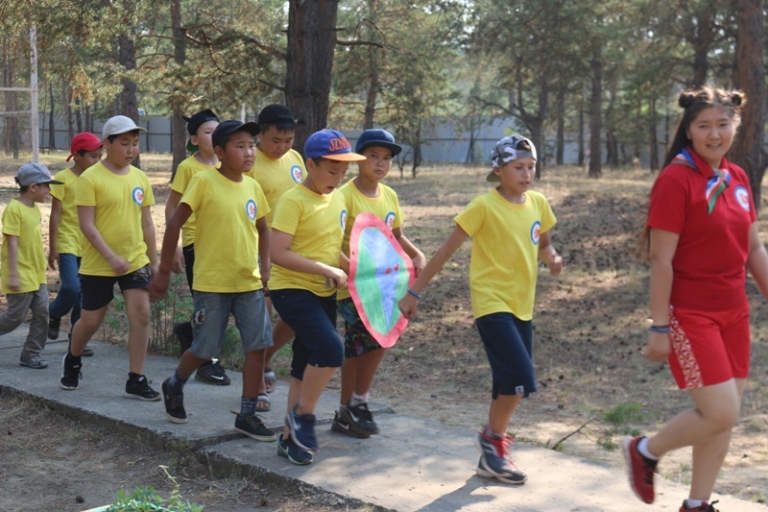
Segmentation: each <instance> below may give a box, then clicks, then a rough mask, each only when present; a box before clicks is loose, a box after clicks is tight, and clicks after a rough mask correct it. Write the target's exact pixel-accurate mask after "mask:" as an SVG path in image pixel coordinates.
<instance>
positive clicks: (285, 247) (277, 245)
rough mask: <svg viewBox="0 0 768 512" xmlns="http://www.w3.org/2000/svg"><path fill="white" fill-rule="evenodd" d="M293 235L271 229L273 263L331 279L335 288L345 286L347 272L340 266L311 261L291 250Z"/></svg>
mask: <svg viewBox="0 0 768 512" xmlns="http://www.w3.org/2000/svg"><path fill="white" fill-rule="evenodd" d="M291 242H293V235H291V234H289V233H286V232H284V231H279V230H277V229H273V230H272V239H271V240H270V247H269V255H270V257H271V258H272V262H273V263H277V264H278V265H280V266H281V267H285V268H287V269H289V270H293V271H295V272H304V273H305V274H317V275H321V276H324V277H326V278H330V279H333V280H334V282H335V283H336V287H337V288H344V287H345V286H347V274H346V272H344V271H343V270H341V269H340V268H335V267H331V266H330V265H326V264H325V263H320V262H319V261H313V260H310V259H309V258H305V257H303V256H300V255H299V254H297V253H295V252H293V251H292V250H291Z"/></svg>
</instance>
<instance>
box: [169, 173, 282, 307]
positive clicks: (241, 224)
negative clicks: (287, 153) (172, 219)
mask: <svg viewBox="0 0 768 512" xmlns="http://www.w3.org/2000/svg"><path fill="white" fill-rule="evenodd" d="M181 202H183V203H186V204H188V205H189V207H190V208H192V211H193V212H195V213H197V214H198V215H197V228H196V229H195V239H194V243H195V267H194V269H193V270H194V273H195V281H194V283H193V289H194V290H195V291H201V292H213V293H238V292H250V291H254V290H260V289H261V288H262V284H261V273H260V272H259V265H258V256H259V232H258V231H257V230H256V220H257V219H260V218H262V217H264V216H265V215H266V214H267V213H268V212H269V206H268V205H267V198H266V197H264V193H263V192H262V191H261V187H260V186H259V184H258V183H257V182H256V180H254V179H251V178H250V177H248V176H243V181H241V182H239V183H237V182H234V181H232V180H230V179H227V178H225V177H224V176H222V175H221V173H220V172H218V171H202V172H199V173H197V174H196V175H195V176H194V177H193V178H192V181H190V182H189V187H187V191H186V192H184V195H183V196H182V198H181Z"/></svg>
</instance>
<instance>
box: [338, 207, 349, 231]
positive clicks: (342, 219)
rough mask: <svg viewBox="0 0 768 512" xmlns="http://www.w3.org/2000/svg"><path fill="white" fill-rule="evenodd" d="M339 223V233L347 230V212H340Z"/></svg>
mask: <svg viewBox="0 0 768 512" xmlns="http://www.w3.org/2000/svg"><path fill="white" fill-rule="evenodd" d="M339 222H340V223H341V231H342V233H343V232H344V230H345V229H347V210H341V216H340V217H339Z"/></svg>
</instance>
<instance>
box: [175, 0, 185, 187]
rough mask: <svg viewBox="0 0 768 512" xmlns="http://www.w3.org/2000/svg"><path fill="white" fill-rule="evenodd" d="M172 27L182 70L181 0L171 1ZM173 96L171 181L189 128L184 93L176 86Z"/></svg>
mask: <svg viewBox="0 0 768 512" xmlns="http://www.w3.org/2000/svg"><path fill="white" fill-rule="evenodd" d="M171 29H172V30H173V60H174V62H175V63H176V66H177V69H179V70H181V69H183V67H184V62H185V61H186V57H187V47H186V36H185V34H184V28H183V26H182V22H181V0H172V2H171ZM171 97H172V100H171V101H172V110H173V118H172V120H171V151H172V152H173V163H172V164H171V181H173V178H175V177H176V168H177V167H178V166H179V164H180V163H181V162H182V160H184V159H185V158H186V156H187V148H186V140H187V135H186V134H187V130H186V122H185V121H184V118H182V117H181V116H182V115H183V114H184V112H183V106H184V105H183V104H184V102H183V100H182V95H181V94H180V93H179V91H178V90H177V89H176V88H175V87H174V90H173V92H172V93H171Z"/></svg>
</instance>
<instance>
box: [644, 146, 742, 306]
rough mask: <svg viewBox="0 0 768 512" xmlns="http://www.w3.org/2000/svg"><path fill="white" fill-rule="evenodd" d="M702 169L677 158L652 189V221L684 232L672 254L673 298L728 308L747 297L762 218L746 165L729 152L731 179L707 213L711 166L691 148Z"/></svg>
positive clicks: (725, 163)
mask: <svg viewBox="0 0 768 512" xmlns="http://www.w3.org/2000/svg"><path fill="white" fill-rule="evenodd" d="M688 151H689V153H690V155H691V156H692V157H693V159H694V162H695V164H696V167H697V168H698V170H697V169H693V168H692V167H690V166H689V165H686V164H682V163H675V162H673V163H672V164H670V165H669V166H667V167H666V168H665V169H664V170H663V171H661V174H660V175H659V177H658V179H657V180H656V183H655V184H654V185H653V190H652V191H651V205H650V208H649V212H648V222H647V224H646V225H647V226H648V227H649V228H657V229H662V230H664V231H670V232H672V233H676V234H678V235H680V239H679V241H678V244H677V249H676V251H675V256H674V257H673V259H672V269H673V272H674V273H673V279H672V295H671V297H670V304H672V305H673V306H676V307H680V308H685V309H693V310H698V311H724V310H729V309H733V308H736V307H739V306H741V305H742V304H743V303H744V302H745V301H746V300H747V297H746V293H745V291H744V285H745V281H746V268H745V264H746V261H747V255H748V252H749V228H750V226H751V225H752V223H753V222H755V220H756V219H757V216H756V215H755V209H754V206H753V204H752V197H751V196H752V192H751V190H750V186H749V180H748V179H747V175H746V173H745V172H744V170H743V169H742V168H741V167H739V166H737V165H734V164H732V163H730V162H728V161H727V160H726V159H725V158H724V159H723V161H722V162H721V164H720V168H721V169H723V170H727V171H728V173H729V174H730V183H728V185H727V187H726V188H725V190H723V192H722V193H721V194H720V196H719V197H718V198H717V199H716V200H715V206H714V208H713V210H712V213H708V205H709V199H708V198H707V197H706V193H707V182H708V180H709V179H710V178H711V177H712V176H713V175H714V171H713V170H712V167H711V166H710V165H709V164H708V163H706V162H705V161H704V160H703V159H701V157H699V156H698V155H697V154H696V153H694V152H693V149H691V148H688Z"/></svg>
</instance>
